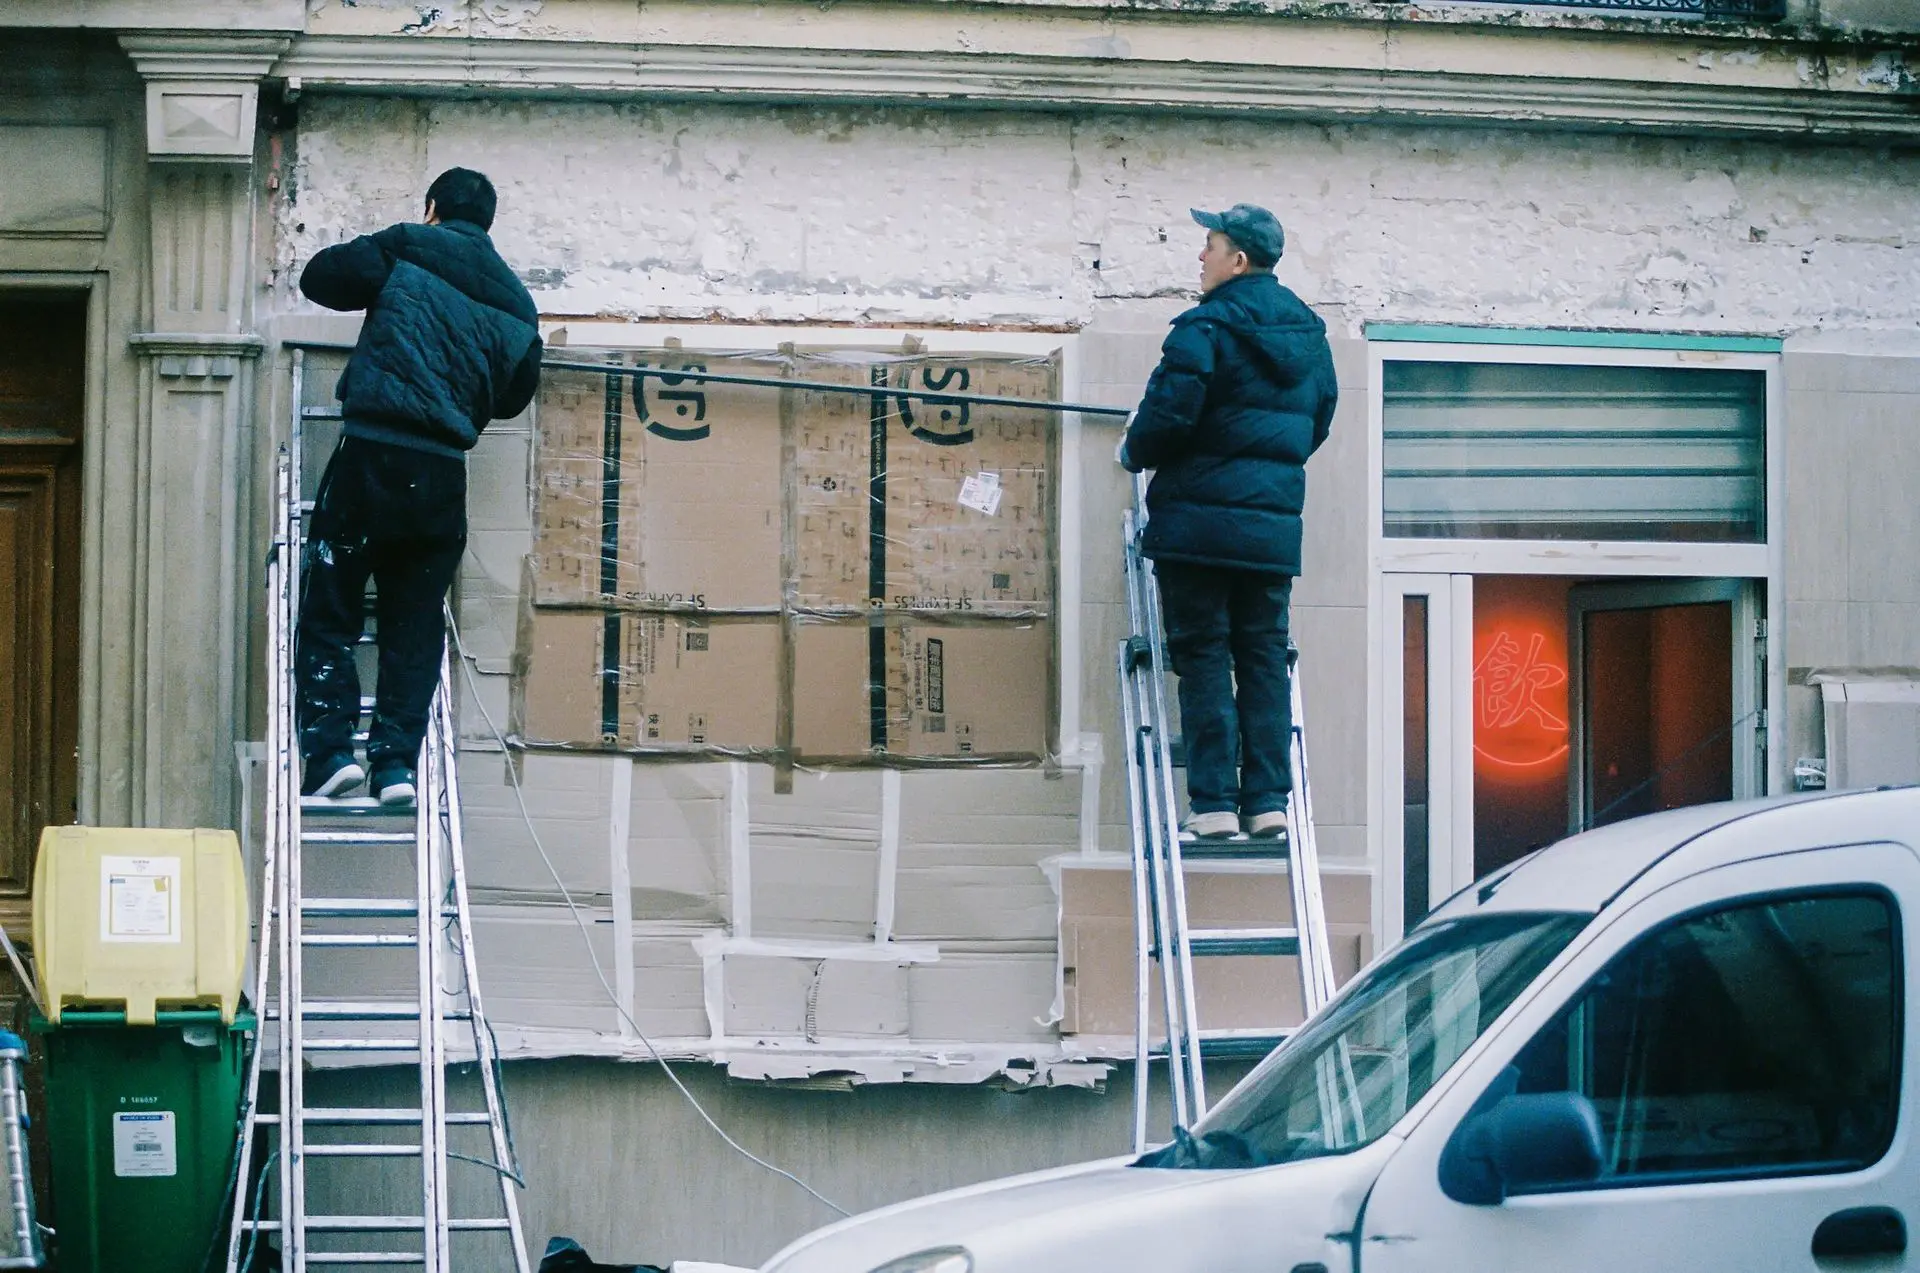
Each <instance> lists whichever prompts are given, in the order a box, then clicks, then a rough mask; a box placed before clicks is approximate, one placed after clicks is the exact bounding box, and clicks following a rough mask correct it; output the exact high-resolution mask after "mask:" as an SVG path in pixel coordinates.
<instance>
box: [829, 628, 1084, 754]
mask: <svg viewBox="0 0 1920 1273" xmlns="http://www.w3.org/2000/svg"><path fill="white" fill-rule="evenodd" d="M1052 659H1053V631H1052V627H1051V625H1049V624H1047V623H1045V622H1040V621H1032V622H1029V621H1025V620H1014V619H1006V620H992V621H987V620H981V621H976V622H970V623H965V624H960V623H938V622H932V621H928V620H923V619H915V618H913V617H911V616H907V615H900V614H891V615H886V616H877V617H875V618H872V619H869V620H857V621H851V622H844V623H825V622H812V623H809V622H802V623H800V624H799V625H798V626H797V627H796V629H795V634H794V717H793V749H794V752H795V754H796V755H798V756H800V757H801V758H803V759H817V760H828V759H838V760H846V759H857V758H861V757H869V756H875V755H891V756H910V757H922V758H929V759H935V758H950V759H965V758H969V757H978V758H983V759H984V758H998V759H1030V760H1031V759H1040V758H1043V757H1045V756H1046V754H1047V751H1048V743H1049V740H1050V739H1051V736H1052V711H1051V705H1052V702H1053V695H1052V693H1051V688H1050V686H1051V667H1052ZM876 685H877V686H879V687H880V688H881V689H882V690H883V692H884V694H883V696H882V697H878V698H877V697H876V695H875V694H874V692H873V690H874V687H875V686H876Z"/></svg>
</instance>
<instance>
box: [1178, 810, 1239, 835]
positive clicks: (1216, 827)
mask: <svg viewBox="0 0 1920 1273" xmlns="http://www.w3.org/2000/svg"><path fill="white" fill-rule="evenodd" d="M1180 829H1181V830H1182V831H1185V832H1186V833H1187V834H1188V835H1190V836H1192V837H1193V838H1194V839H1196V840H1228V839H1232V838H1233V837H1234V836H1236V835H1239V834H1240V815H1239V814H1237V813H1234V812H1233V811H1232V810H1230V809H1228V810H1222V811H1221V812H1218V813H1189V814H1188V815H1187V820H1186V821H1185V822H1182V823H1181V824H1180Z"/></svg>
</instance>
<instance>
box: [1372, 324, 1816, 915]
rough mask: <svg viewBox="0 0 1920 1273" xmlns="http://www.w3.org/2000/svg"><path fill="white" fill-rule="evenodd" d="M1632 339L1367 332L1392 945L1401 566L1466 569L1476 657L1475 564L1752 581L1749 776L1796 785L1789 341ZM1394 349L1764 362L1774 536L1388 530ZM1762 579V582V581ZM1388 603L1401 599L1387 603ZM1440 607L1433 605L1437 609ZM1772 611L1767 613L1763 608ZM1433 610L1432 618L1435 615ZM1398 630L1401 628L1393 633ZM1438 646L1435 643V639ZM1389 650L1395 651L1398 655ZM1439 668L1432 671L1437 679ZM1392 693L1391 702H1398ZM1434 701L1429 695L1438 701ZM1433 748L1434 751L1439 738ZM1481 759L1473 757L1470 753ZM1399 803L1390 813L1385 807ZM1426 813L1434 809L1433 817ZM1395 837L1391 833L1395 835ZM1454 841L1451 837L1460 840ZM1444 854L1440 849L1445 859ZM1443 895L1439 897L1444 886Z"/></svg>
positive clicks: (1463, 622) (1383, 901)
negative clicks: (1737, 344) (1784, 356)
mask: <svg viewBox="0 0 1920 1273" xmlns="http://www.w3.org/2000/svg"><path fill="white" fill-rule="evenodd" d="M1685 344H1686V342H1684V341H1682V342H1680V347H1675V348H1622V347H1612V346H1608V345H1606V344H1605V343H1604V342H1600V341H1598V339H1597V338H1596V343H1595V344H1594V345H1593V346H1591V347H1589V346H1583V345H1579V344H1573V343H1565V344H1562V343H1551V344H1538V345H1529V344H1520V343H1507V341H1506V339H1505V338H1504V337H1503V338H1501V339H1499V340H1489V341H1487V342H1485V343H1482V342H1480V341H1471V342H1466V343H1450V342H1447V341H1445V340H1438V339H1436V340H1431V341H1429V340H1412V339H1388V340H1371V341H1369V342H1368V346H1367V385H1368V392H1367V547H1368V566H1369V576H1370V579H1371V581H1372V587H1371V589H1370V598H1371V603H1372V604H1371V605H1370V606H1369V613H1368V616H1367V640H1368V645H1369V650H1368V662H1367V666H1368V672H1369V675H1368V677H1367V700H1368V722H1369V725H1368V730H1367V734H1368V740H1367V771H1368V772H1367V791H1368V799H1367V808H1368V809H1369V810H1370V811H1371V813H1372V816H1371V817H1370V818H1369V819H1368V828H1367V850H1368V854H1369V857H1370V859H1371V861H1372V862H1373V863H1374V864H1375V866H1376V868H1377V871H1378V874H1377V875H1376V882H1377V886H1376V887H1375V889H1374V925H1375V928H1374V931H1375V933H1376V934H1377V935H1378V938H1379V941H1378V944H1377V946H1376V947H1375V949H1377V950H1379V951H1382V952H1384V951H1386V950H1388V949H1390V948H1391V947H1392V946H1393V944H1394V942H1395V941H1397V940H1398V938H1399V937H1400V935H1401V931H1402V928H1403V923H1402V919H1403V916H1402V910H1403V907H1404V897H1403V893H1402V888H1401V879H1400V873H1401V870H1402V860H1403V859H1402V856H1401V855H1402V851H1403V849H1404V844H1403V842H1402V840H1403V825H1404V824H1403V822H1402V814H1401V790H1402V786H1403V783H1404V778H1403V773H1402V769H1401V768H1400V764H1399V763H1398V760H1397V757H1398V753H1399V750H1400V746H1401V744H1400V741H1399V740H1400V733H1401V729H1402V718H1401V716H1400V701H1399V694H1400V687H1401V686H1402V685H1403V684H1404V681H1403V679H1402V678H1401V674H1402V671H1403V669H1401V667H1400V657H1401V655H1400V651H1401V645H1400V639H1401V631H1400V624H1401V611H1400V604H1401V603H1400V600H1399V598H1400V597H1402V596H1404V595H1406V593H1405V592H1404V591H1403V590H1402V586H1401V585H1399V584H1395V583H1393V582H1392V580H1393V579H1395V578H1396V577H1397V578H1414V579H1417V578H1426V579H1429V580H1431V579H1434V578H1449V577H1465V578H1467V580H1468V591H1467V592H1466V594H1465V596H1466V600H1465V602H1463V603H1462V604H1460V605H1459V606H1457V607H1455V610H1456V613H1455V614H1454V616H1453V622H1454V623H1455V624H1458V625H1460V630H1461V631H1463V632H1464V633H1465V634H1466V635H1465V636H1464V638H1460V639H1462V640H1464V646H1463V647H1462V648H1464V649H1465V650H1466V654H1465V655H1464V656H1463V657H1464V658H1465V659H1466V660H1467V661H1468V662H1469V663H1470V662H1471V658H1472V646H1473V643H1472V592H1471V577H1472V576H1474V575H1493V574H1505V575H1578V576H1586V577H1589V578H1606V577H1612V578H1619V579H1623V580H1625V579H1633V578H1642V579H1645V578H1668V579H1686V578H1695V579H1740V580H1746V581H1748V582H1749V595H1750V597H1751V598H1752V600H1751V605H1752V610H1751V613H1750V615H1749V619H1750V620H1751V622H1750V624H1749V626H1748V628H1747V630H1748V631H1755V632H1758V633H1759V634H1760V635H1759V636H1758V637H1757V638H1756V640H1757V644H1758V646H1759V647H1760V651H1761V654H1762V657H1763V659H1764V663H1763V666H1764V668H1765V672H1764V678H1763V679H1760V678H1756V684H1755V685H1754V689H1755V690H1757V691H1763V692H1761V693H1758V694H1757V695H1756V696H1755V697H1754V698H1752V699H1750V700H1749V701H1752V702H1755V703H1756V704H1759V705H1762V715H1761V717H1760V718H1759V723H1758V726H1757V727H1758V728H1759V729H1760V730H1761V731H1763V733H1764V737H1765V740H1766V744H1767V746H1766V749H1765V754H1766V763H1765V767H1764V769H1762V770H1760V771H1759V772H1757V773H1756V774H1755V775H1754V782H1753V785H1752V786H1751V787H1750V788H1749V790H1751V791H1752V792H1753V793H1754V794H1764V793H1766V792H1768V791H1784V790H1786V789H1787V765H1788V755H1787V750H1788V748H1787V739H1786V713H1785V712H1784V711H1782V710H1779V708H1780V705H1781V704H1783V703H1785V701H1786V689H1787V685H1786V676H1787V673H1786V660H1785V658H1784V657H1783V652H1782V650H1781V642H1782V640H1783V637H1784V634H1785V631H1786V589H1785V587H1784V584H1783V580H1784V576H1785V566H1786V465H1785V457H1786V434H1785V427H1786V426H1785V390H1784V388H1783V386H1782V383H1781V374H1780V355H1779V354H1776V353H1748V352H1722V351H1719V350H1714V349H1697V348H1687V347H1684V346H1685ZM1389 361H1395V362H1403V361H1417V362H1507V363H1529V364H1554V365H1561V366H1596V365H1600V366H1615V367H1618V366H1636V367H1676V366H1689V367H1713V368H1719V369H1725V370H1752V371H1760V372H1764V373H1765V375H1766V411H1767V418H1766V539H1765V542H1764V543H1758V544H1687V543H1618V542H1608V543H1599V542H1584V541H1555V540H1484V539H1389V538H1387V537H1386V535H1385V533H1384V528H1385V524H1386V523H1385V512H1386V510H1385V494H1386V492H1385V486H1384V472H1385V438H1386V431H1385V400H1384V397H1383V394H1382V391H1381V387H1382V386H1383V385H1384V383H1385V370H1384V364H1385V363H1387V362H1389ZM1759 585H1764V592H1755V588H1756V587H1757V586H1759ZM1389 609H1390V610H1391V613H1388V611H1389ZM1434 613H1437V612H1436V611H1432V610H1430V611H1429V615H1430V616H1431V615H1433V614H1434ZM1763 620H1764V622H1762V621H1763ZM1430 621H1431V620H1430ZM1389 632H1391V638H1390V639H1389ZM1430 650H1431V646H1430ZM1389 659H1391V663H1389ZM1734 674H1735V677H1736V682H1735V688H1736V692H1738V690H1739V680H1738V678H1739V677H1741V676H1745V675H1749V674H1750V665H1749V664H1748V663H1746V662H1743V661H1740V660H1736V663H1735V673H1734ZM1465 679H1466V684H1467V689H1466V694H1467V702H1466V706H1465V709H1464V711H1463V712H1461V713H1459V716H1460V720H1462V721H1464V728H1465V729H1466V730H1467V731H1468V732H1467V743H1466V745H1465V746H1464V747H1461V746H1459V745H1457V744H1456V745H1454V746H1451V747H1449V748H1448V752H1449V754H1451V755H1453V756H1456V757H1458V756H1463V755H1464V756H1467V757H1469V758H1470V757H1471V755H1472V750H1473V749H1472V742H1471V738H1472V735H1471V726H1472V702H1471V698H1472V669H1471V667H1469V668H1468V669H1467V675H1466V678H1465ZM1441 683H1442V682H1441V681H1440V680H1439V679H1437V678H1434V677H1432V674H1431V672H1430V679H1429V682H1428V684H1429V687H1430V689H1429V693H1432V688H1431V687H1434V686H1438V685H1440V684H1441ZM1389 699H1390V700H1391V703H1392V710H1391V711H1389V710H1388V702H1389ZM1430 712H1431V709H1430ZM1389 742H1391V745H1392V748H1393V751H1394V754H1395V756H1396V763H1395V765H1394V769H1393V774H1392V777H1391V779H1389V777H1388V774H1387V760H1388V746H1389ZM1434 754H1435V757H1436V759H1437V757H1438V752H1437V751H1436V752H1435V753H1434ZM1466 763H1468V764H1470V763H1471V761H1470V760H1469V761H1468V762H1466ZM1464 789H1465V791H1466V792H1467V794H1468V798H1467V799H1466V800H1465V801H1464V802H1462V801H1460V800H1458V799H1457V798H1456V799H1455V801H1454V803H1455V805H1456V806H1457V805H1459V804H1461V803H1464V804H1465V806H1466V818H1467V822H1466V824H1465V828H1466V830H1465V834H1464V836H1461V837H1460V840H1461V842H1462V843H1464V845H1465V846H1466V847H1465V850H1464V852H1465V853H1466V855H1467V858H1468V860H1467V863H1466V867H1465V870H1466V876H1465V879H1463V880H1462V881H1461V885H1460V886H1464V884H1465V883H1466V882H1468V881H1470V880H1471V878H1472V862H1471V854H1472V842H1473V834H1472V830H1473V829H1472V799H1471V793H1472V786H1471V771H1470V770H1469V773H1468V781H1467V785H1466V786H1465V788H1464ZM1389 815H1391V816H1389ZM1429 825H1430V826H1432V825H1433V823H1432V822H1431V821H1430V824H1429ZM1389 837H1391V840H1389ZM1450 847H1451V846H1450ZM1438 856H1439V855H1438V854H1436V855H1434V858H1433V859H1430V860H1438ZM1452 891H1454V890H1453V889H1449V890H1447V891H1446V892H1442V893H1437V894H1435V895H1434V901H1435V902H1438V901H1440V900H1441V899H1442V898H1444V897H1445V896H1447V894H1448V893H1450V892H1452Z"/></svg>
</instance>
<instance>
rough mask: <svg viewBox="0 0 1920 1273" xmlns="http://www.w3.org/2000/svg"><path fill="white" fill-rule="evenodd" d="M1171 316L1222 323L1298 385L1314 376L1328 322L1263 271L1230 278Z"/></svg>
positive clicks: (1282, 379)
mask: <svg viewBox="0 0 1920 1273" xmlns="http://www.w3.org/2000/svg"><path fill="white" fill-rule="evenodd" d="M1173 321H1174V324H1175V325H1176V326H1178V325H1180V324H1183V323H1195V322H1205V321H1211V322H1216V323H1218V324H1220V326H1222V327H1224V328H1225V329H1226V330H1227V331H1229V332H1231V333H1232V334H1233V337H1234V339H1235V341H1236V343H1237V344H1238V345H1239V346H1240V348H1241V349H1242V351H1244V352H1245V354H1246V355H1247V357H1248V358H1249V359H1251V360H1252V361H1253V362H1255V363H1258V364H1260V365H1261V366H1262V367H1263V368H1264V369H1265V370H1266V371H1267V372H1268V373H1269V374H1270V375H1271V377H1272V378H1273V379H1274V380H1275V381H1277V382H1278V383H1280V384H1287V385H1294V384H1299V383H1301V382H1302V381H1304V380H1306V379H1307V378H1308V377H1309V376H1311V375H1312V374H1313V371H1314V368H1315V367H1316V366H1317V365H1318V362H1319V358H1320V351H1321V349H1322V347H1323V346H1324V345H1325V343H1326V332H1327V325H1326V323H1325V322H1323V321H1322V320H1321V318H1320V315H1318V314H1316V313H1314V312H1313V311H1312V310H1311V309H1309V308H1308V307H1307V303H1306V302H1305V301H1303V300H1301V299H1300V298H1299V297H1298V296H1296V295H1294V293H1293V290H1292V289H1291V288H1288V287H1284V286H1282V285H1281V283H1280V280H1278V279H1276V278H1275V277H1274V276H1273V275H1271V274H1268V273H1265V272H1262V273H1257V274H1243V275H1241V276H1240V277H1238V278H1232V279H1228V280H1227V281H1226V282H1224V283H1222V284H1221V285H1220V286H1218V287H1216V288H1214V289H1213V290H1212V291H1211V292H1208V293H1207V294H1206V296H1205V297H1203V298H1202V299H1201V301H1200V303H1199V304H1198V305H1196V306H1194V307H1193V308H1192V309H1190V310H1188V311H1187V312H1186V313H1184V314H1182V315H1180V316H1179V317H1178V318H1176V319H1174V320H1173Z"/></svg>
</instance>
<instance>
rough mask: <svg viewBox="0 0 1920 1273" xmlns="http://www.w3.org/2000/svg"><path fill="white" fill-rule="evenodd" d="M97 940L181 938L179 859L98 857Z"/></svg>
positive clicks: (153, 940)
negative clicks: (98, 931)
mask: <svg viewBox="0 0 1920 1273" xmlns="http://www.w3.org/2000/svg"><path fill="white" fill-rule="evenodd" d="M100 940H101V941H103V942H177V941H179V940H180V859H179V858H134V857H103V858H101V859H100Z"/></svg>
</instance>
